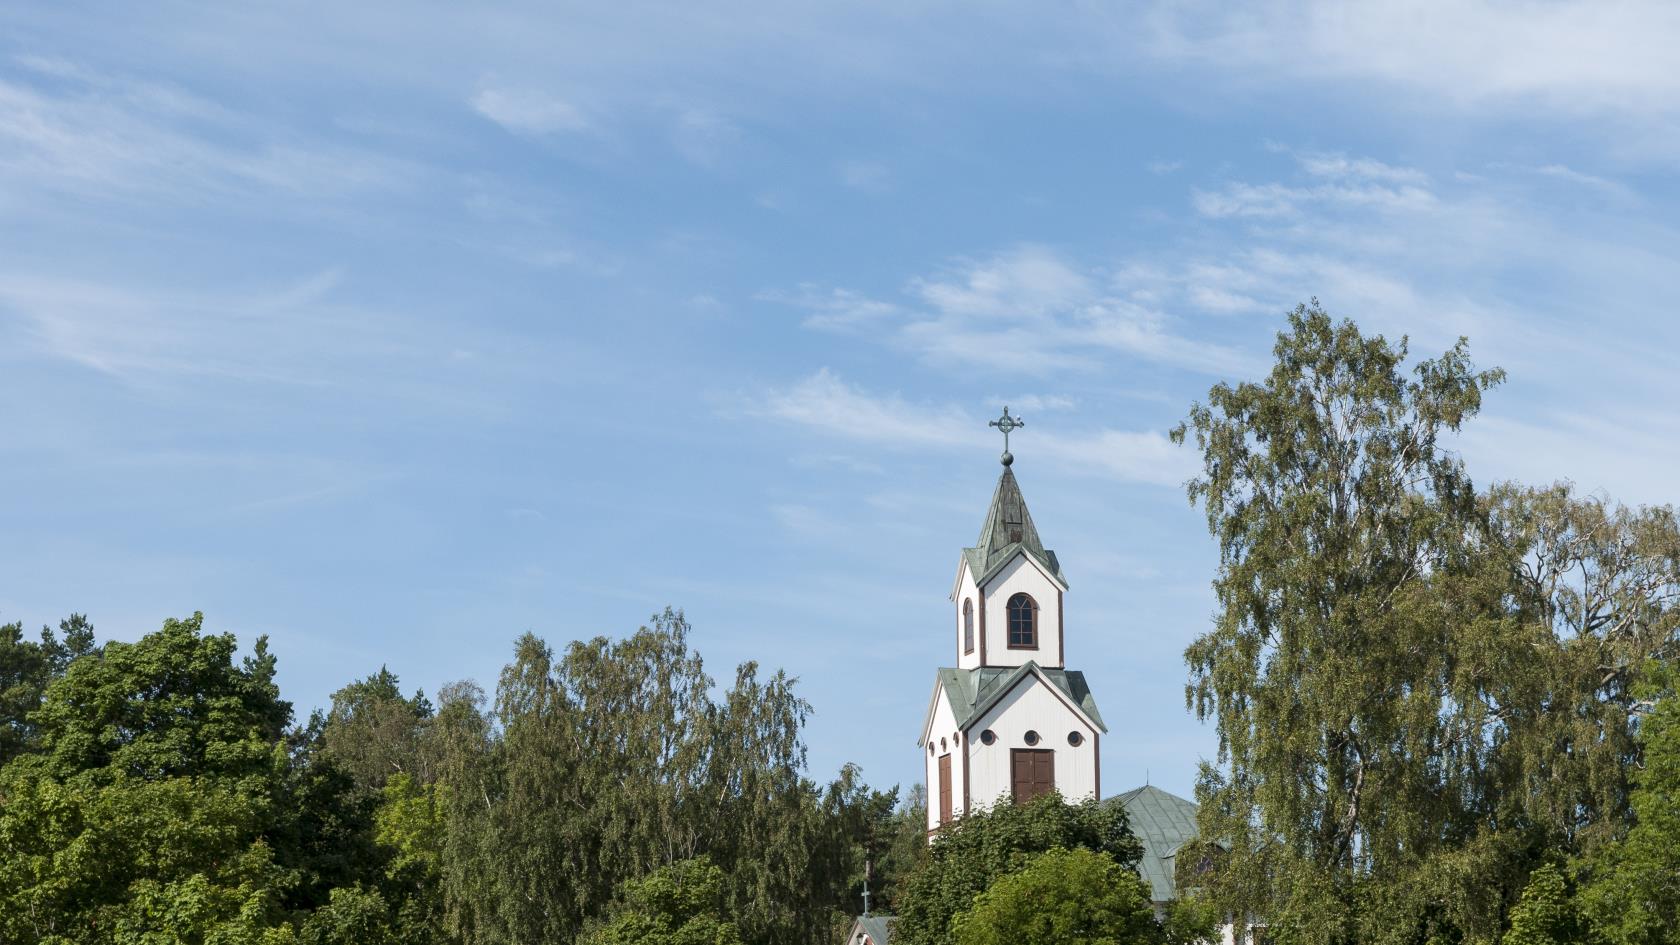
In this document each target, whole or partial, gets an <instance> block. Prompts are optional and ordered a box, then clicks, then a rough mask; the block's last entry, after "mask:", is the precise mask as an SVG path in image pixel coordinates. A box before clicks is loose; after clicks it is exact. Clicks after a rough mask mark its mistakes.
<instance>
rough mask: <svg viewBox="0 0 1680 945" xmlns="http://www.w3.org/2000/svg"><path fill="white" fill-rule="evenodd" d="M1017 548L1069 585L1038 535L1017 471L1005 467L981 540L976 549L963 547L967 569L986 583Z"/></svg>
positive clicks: (978, 582) (987, 514) (975, 578)
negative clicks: (1022, 492) (1017, 479)
mask: <svg viewBox="0 0 1680 945" xmlns="http://www.w3.org/2000/svg"><path fill="white" fill-rule="evenodd" d="M1017 550H1020V551H1024V552H1026V553H1027V554H1028V555H1030V556H1032V558H1033V559H1034V560H1036V561H1037V562H1038V563H1039V564H1041V565H1043V566H1044V569H1045V570H1047V571H1049V572H1050V574H1051V575H1053V576H1054V577H1055V578H1056V580H1057V581H1058V582H1060V583H1061V585H1062V586H1063V587H1064V588H1065V587H1067V579H1066V578H1064V577H1063V576H1062V565H1061V563H1060V562H1058V561H1057V560H1056V553H1055V552H1054V551H1049V550H1046V549H1045V547H1044V542H1042V541H1040V540H1039V538H1038V529H1036V528H1034V527H1033V520H1032V514H1031V513H1030V512H1028V511H1027V500H1026V498H1025V497H1023V496H1022V495H1021V486H1020V484H1019V483H1017V482H1016V481H1015V473H1014V471H1013V470H1011V469H1010V468H1009V467H1008V466H1005V467H1004V468H1003V475H1001V476H999V477H998V484H997V489H996V491H994V492H993V493H992V504H991V507H990V508H988V509H987V510H986V523H985V524H984V525H982V526H980V539H979V542H978V544H977V545H976V546H975V547H973V548H964V549H963V557H964V558H965V559H967V561H968V569H969V570H970V571H972V572H974V581H975V583H977V584H984V583H986V579H987V578H989V577H991V576H992V573H993V572H994V571H996V570H997V569H999V568H1001V567H1003V566H1004V565H1005V564H1008V563H1009V560H1010V559H1011V558H1013V557H1015V552H1016V551H1017Z"/></svg>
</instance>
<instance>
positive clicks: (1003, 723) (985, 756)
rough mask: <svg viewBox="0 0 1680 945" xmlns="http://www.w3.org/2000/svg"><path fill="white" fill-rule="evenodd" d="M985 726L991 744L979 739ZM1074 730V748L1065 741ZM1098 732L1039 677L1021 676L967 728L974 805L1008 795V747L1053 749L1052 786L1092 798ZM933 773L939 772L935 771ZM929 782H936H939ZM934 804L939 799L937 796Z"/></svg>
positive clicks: (1074, 797) (1069, 795)
mask: <svg viewBox="0 0 1680 945" xmlns="http://www.w3.org/2000/svg"><path fill="white" fill-rule="evenodd" d="M985 729H991V731H992V733H993V734H995V735H996V736H997V740H996V741H995V742H993V743H992V744H990V745H987V744H984V743H983V742H982V741H981V738H980V733H981V732H982V731H983V730H985ZM1029 729H1030V730H1033V731H1036V732H1038V735H1039V743H1038V744H1037V745H1028V744H1027V742H1026V734H1027V731H1028V730H1029ZM1073 731H1077V732H1078V733H1079V734H1080V735H1081V736H1082V741H1081V743H1080V745H1079V747H1077V748H1075V747H1073V746H1071V745H1069V744H1068V733H1069V732H1073ZM1097 734H1098V733H1097V732H1096V731H1095V730H1093V729H1092V728H1091V727H1090V726H1089V725H1087V724H1086V723H1085V721H1084V720H1083V719H1081V718H1080V717H1079V715H1078V714H1077V713H1075V712H1074V711H1073V710H1072V709H1070V708H1068V707H1067V705H1066V703H1064V702H1062V700H1061V698H1060V697H1059V694H1058V693H1056V692H1053V691H1051V689H1050V688H1049V686H1048V685H1046V684H1045V683H1044V682H1043V681H1042V680H1040V679H1038V678H1037V677H1036V676H1034V677H1029V678H1028V679H1026V680H1023V681H1022V682H1021V683H1019V684H1018V685H1017V686H1016V688H1015V690H1014V691H1013V692H1011V693H1010V694H1009V695H1008V696H1005V697H1004V698H1003V700H1002V701H1000V702H999V703H998V704H997V705H995V706H993V707H992V708H991V710H990V711H988V712H987V713H986V714H985V715H984V716H982V717H981V718H980V721H979V722H978V723H977V724H976V725H974V726H973V727H972V728H970V729H969V735H970V739H969V745H968V752H967V754H968V763H969V794H970V796H971V797H972V798H973V801H974V809H975V810H980V809H983V808H986V807H990V806H991V805H992V804H993V803H994V802H995V801H997V799H998V798H999V797H1002V796H1007V795H1008V794H1009V792H1010V787H1011V784H1010V767H1009V752H1010V749H1012V748H1050V749H1054V750H1055V752H1056V790H1058V791H1060V792H1061V793H1062V796H1063V797H1064V798H1066V799H1067V800H1069V801H1074V802H1077V801H1081V800H1084V799H1085V798H1088V797H1094V796H1096V792H1097V763H1098V761H1097V746H1098V740H1097V738H1096V735H1097ZM934 771H935V775H937V769H934ZM930 783H933V784H935V785H936V786H937V781H934V782H930ZM934 802H935V804H937V803H938V800H937V797H936V798H935V801H934Z"/></svg>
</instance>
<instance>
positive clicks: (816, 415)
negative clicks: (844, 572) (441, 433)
mask: <svg viewBox="0 0 1680 945" xmlns="http://www.w3.org/2000/svg"><path fill="white" fill-rule="evenodd" d="M1036 406H1039V405H1035V407H1036ZM747 413H748V414H750V415H753V416H756V417H759V418H762V419H767V420H773V421H777V422H783V423H791V424H794V425H797V426H800V427H803V428H805V429H807V430H810V431H812V432H813V433H817V434H819V435H822V436H826V437H832V438H838V439H845V440H856V441H867V442H869V443H871V444H874V445H885V446H890V447H893V448H896V449H924V450H946V449H949V448H950V447H952V446H958V445H961V446H976V447H977V446H980V445H981V444H988V443H992V435H991V433H990V431H988V430H986V428H985V425H984V424H983V423H981V422H980V421H978V420H976V419H974V418H973V417H971V416H970V415H969V414H968V412H967V411H964V410H962V409H960V408H957V407H953V406H949V405H936V404H918V403H912V402H909V401H906V400H905V399H904V398H903V397H901V396H900V395H898V394H885V395H878V394H872V393H870V392H868V391H866V390H863V389H862V388H858V387H854V386H852V385H850V384H847V383H846V382H845V381H843V380H842V379H841V378H840V377H839V376H838V375H836V374H835V373H834V372H832V371H830V370H829V369H828V368H822V369H820V370H818V371H817V372H816V373H815V374H813V375H811V376H810V377H808V378H806V379H804V380H803V381H800V382H799V383H797V384H795V385H793V386H791V387H789V388H787V389H785V390H779V391H770V392H769V393H767V394H766V395H764V396H762V397H761V398H760V399H759V400H758V401H757V402H755V403H753V404H751V405H749V407H748V408H747ZM1033 453H1034V455H1035V456H1041V457H1043V458H1044V459H1046V460H1050V461H1054V462H1055V463H1056V464H1057V466H1058V467H1059V468H1062V469H1065V470H1068V471H1071V472H1074V473H1078V474H1084V475H1094V476H1100V477H1102V478H1105V479H1114V480H1118V481H1122V482H1141V483H1149V484H1153V485H1161V486H1171V487H1175V488H1176V487H1178V486H1181V485H1183V484H1184V481H1185V480H1186V479H1188V478H1189V477H1190V476H1191V475H1192V474H1193V473H1194V471H1195V469H1194V463H1193V458H1192V457H1191V456H1190V455H1189V453H1188V451H1186V450H1182V449H1180V448H1179V447H1176V446H1174V445H1173V444H1172V443H1171V441H1169V440H1168V439H1167V437H1166V435H1165V434H1164V433H1160V432H1154V431H1130V430H1113V429H1100V430H1095V431H1088V432H1073V433H1067V432H1059V431H1054V430H1046V429H1043V428H1035V429H1034V431H1033ZM776 514H777V516H778V518H779V519H781V520H782V522H783V524H784V525H787V526H788V527H790V528H794V529H795V530H798V531H809V530H812V529H816V528H818V527H820V526H824V525H825V524H826V523H825V522H824V521H823V520H822V519H821V517H820V516H815V517H814V516H812V515H811V514H809V510H808V509H803V508H802V507H801V508H793V507H786V508H781V509H778V510H777V511H776Z"/></svg>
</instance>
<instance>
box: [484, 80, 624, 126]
mask: <svg viewBox="0 0 1680 945" xmlns="http://www.w3.org/2000/svg"><path fill="white" fill-rule="evenodd" d="M471 104H472V107H473V111H476V112H478V113H479V114H480V115H483V116H484V117H485V118H488V119H489V120H491V121H493V122H495V123H496V124H498V125H501V126H502V127H503V128H506V129H507V130H508V131H511V132H513V133H514V134H521V135H535V136H542V135H552V134H562V133H576V132H582V131H589V130H590V129H591V127H592V126H593V124H594V123H593V122H592V121H591V120H590V118H589V116H588V115H587V114H586V113H585V112H584V110H583V109H582V108H579V107H578V106H577V105H576V104H574V103H572V102H569V101H566V100H565V99H562V98H559V97H557V96H554V95H551V94H549V93H547V92H544V91H540V90H538V89H529V88H508V87H502V86H496V85H486V86H485V87H483V88H480V89H479V90H478V92H477V93H476V94H475V95H473V97H472V102H471Z"/></svg>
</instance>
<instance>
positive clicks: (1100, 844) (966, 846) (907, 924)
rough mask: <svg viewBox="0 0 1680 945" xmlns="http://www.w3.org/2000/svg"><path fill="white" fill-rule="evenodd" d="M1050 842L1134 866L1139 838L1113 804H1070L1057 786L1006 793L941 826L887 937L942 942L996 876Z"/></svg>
mask: <svg viewBox="0 0 1680 945" xmlns="http://www.w3.org/2000/svg"><path fill="white" fill-rule="evenodd" d="M1054 849H1062V850H1075V849H1084V850H1089V851H1092V852H1094V853H1097V854H1099V855H1101V856H1102V857H1104V858H1105V859H1107V860H1109V861H1110V862H1112V863H1114V864H1115V865H1116V866H1117V867H1119V868H1121V869H1124V870H1135V868H1136V866H1137V861H1138V859H1139V858H1140V857H1141V856H1142V855H1143V845H1142V843H1140V842H1139V841H1138V839H1137V838H1136V837H1135V836H1133V835H1132V832H1131V829H1130V827H1129V826H1128V825H1127V822H1126V812H1125V809H1124V808H1123V807H1121V806H1120V805H1118V804H1103V803H1099V802H1097V801H1094V800H1093V801H1086V802H1083V803H1080V804H1068V803H1066V802H1065V801H1063V800H1062V798H1061V796H1060V795H1058V794H1055V793H1051V794H1046V795H1044V796H1043V797H1040V798H1036V799H1034V800H1032V801H1030V802H1028V803H1025V804H1011V803H1009V802H1008V801H1007V799H1004V800H1001V801H1000V803H998V804H996V805H994V806H992V807H990V808H988V809H986V810H983V811H977V812H975V813H972V814H969V815H968V816H966V817H963V818H962V819H960V820H958V821H957V822H956V823H954V824H952V825H951V826H950V827H948V828H946V829H945V830H943V831H941V832H940V834H939V835H938V837H936V838H935V840H934V842H933V845H932V846H931V848H930V849H929V851H928V857H927V859H926V860H925V861H924V862H923V863H922V864H921V865H920V867H918V868H917V870H916V871H915V872H914V873H912V874H911V875H910V877H909V879H908V880H907V881H906V883H905V885H904V888H903V890H902V892H901V893H900V894H899V900H898V910H899V911H898V923H897V925H896V926H894V929H893V941H894V942H895V943H901V945H948V943H951V942H952V941H953V939H952V937H951V936H952V921H953V920H954V919H955V917H956V916H957V915H959V914H961V913H963V912H966V911H967V910H968V909H969V907H970V906H972V905H973V903H974V900H975V897H977V896H979V895H980V894H981V893H983V892H985V891H986V890H987V889H988V888H990V886H991V885H992V883H993V882H994V881H995V880H997V878H998V877H1000V876H1004V875H1006V874H1008V873H1011V872H1014V871H1015V870H1017V869H1019V868H1020V867H1021V866H1022V865H1023V864H1025V863H1026V862H1027V860H1028V859H1029V858H1030V857H1032V856H1034V855H1036V854H1040V853H1045V852H1048V851H1050V850H1054Z"/></svg>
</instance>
